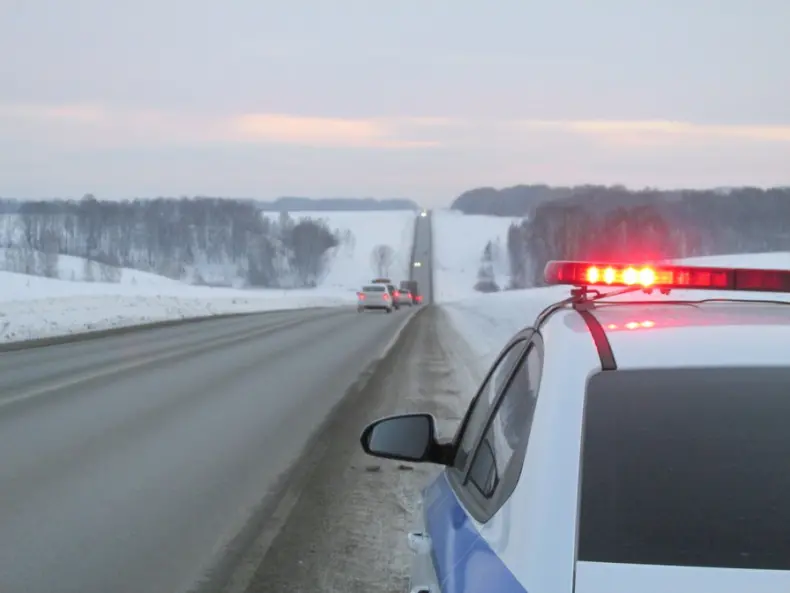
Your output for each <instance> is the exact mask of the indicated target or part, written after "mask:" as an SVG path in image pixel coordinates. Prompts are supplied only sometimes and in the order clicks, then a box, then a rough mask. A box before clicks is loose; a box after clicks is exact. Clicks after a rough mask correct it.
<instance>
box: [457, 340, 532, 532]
mask: <svg viewBox="0 0 790 593" xmlns="http://www.w3.org/2000/svg"><path fill="white" fill-rule="evenodd" d="M521 342H523V343H524V346H525V348H524V350H523V351H522V352H521V354H520V356H519V359H518V360H517V362H516V364H515V365H514V366H513V369H512V370H511V371H510V374H509V375H508V377H507V380H506V381H505V382H504V383H503V385H502V387H501V388H500V389H499V391H498V392H497V394H496V397H495V399H494V403H493V404H492V405H491V407H490V409H489V412H488V416H487V417H486V421H485V423H484V425H483V429H482V430H481V432H480V434H479V435H478V437H477V439H476V440H475V442H474V445H473V446H472V448H471V450H472V453H471V455H470V457H471V459H472V460H474V458H475V456H476V455H477V452H478V449H479V448H480V446H481V443H482V440H483V438H484V437H485V435H486V433H487V432H488V429H489V427H490V425H491V422H493V419H494V416H495V415H496V414H497V412H498V410H499V406H500V404H501V402H502V397H503V394H505V393H506V391H507V389H508V388H509V387H510V384H511V383H512V381H513V379H514V377H515V374H516V372H517V371H518V370H519V369H520V368H521V365H522V364H525V363H526V359H527V356H529V354H530V353H531V352H533V350H534V351H537V353H538V355H539V357H540V375H539V377H538V397H540V382H541V379H542V378H543V361H544V357H545V353H544V346H543V338H542V336H541V335H540V333H539V332H537V331H535V330H534V329H533V328H527V329H525V330H522V331H521V332H519V333H518V334H517V335H516V336H514V337H513V338H512V339H511V340H510V342H508V344H507V346H505V348H503V350H502V352H501V353H500V355H499V357H498V358H497V361H496V363H495V364H493V365H491V369H490V370H489V373H488V374H487V375H486V378H485V380H484V381H483V382H482V384H481V386H480V389H479V390H478V393H477V395H476V396H475V399H474V400H473V402H474V403H477V400H478V398H479V397H480V394H481V393H482V390H483V387H484V386H485V385H486V384H487V383H488V380H489V378H490V376H491V375H492V374H493V373H494V371H495V369H496V368H497V367H498V366H499V364H500V363H501V362H502V360H503V359H504V357H505V356H506V355H507V354H509V353H510V351H511V349H512V348H514V347H518V345H519V343H521ZM471 409H472V405H471V404H470V406H469V410H468V411H469V412H471ZM466 420H467V419H466V418H465V419H464V423H466ZM465 428H466V427H465V426H464V430H465ZM462 435H463V431H461V430H459V431H458V435H457V437H458V439H459V440H458V441H456V442H455V446H456V450H457V446H458V443H459V442H460V436H462ZM528 444H529V439H526V441H525V442H524V443H523V444H522V445H521V446H519V448H518V449H517V450H516V451H514V452H513V455H512V457H511V458H510V462H509V464H508V466H507V467H506V469H505V473H504V475H502V476H500V477H499V478H500V479H499V483H498V484H497V487H496V490H495V492H494V493H493V495H492V496H490V497H487V496H485V495H484V494H483V493H482V492H480V491H479V490H478V489H477V487H476V486H475V485H474V484H471V483H469V471H470V469H471V466H472V464H471V463H469V464H468V466H467V467H466V468H465V471H463V472H461V471H459V470H457V469H455V468H448V471H447V475H448V481H449V482H450V485H451V486H452V488H453V490H454V491H455V493H456V496H458V498H459V500H460V501H461V502H462V504H463V505H464V507H465V509H466V510H467V511H468V512H469V514H470V515H472V517H474V518H475V520H477V521H478V522H479V523H487V522H488V521H489V520H490V519H491V518H492V517H493V516H494V515H495V514H496V513H497V511H499V509H501V508H502V506H503V505H504V504H505V502H507V500H508V498H510V495H511V494H513V491H514V490H515V489H516V486H517V485H518V481H519V479H520V478H521V473H522V470H523V467H524V459H525V457H526V454H527V447H528Z"/></svg>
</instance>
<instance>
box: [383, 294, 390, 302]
mask: <svg viewBox="0 0 790 593" xmlns="http://www.w3.org/2000/svg"><path fill="white" fill-rule="evenodd" d="M384 300H385V301H388V300H390V295H388V294H387V293H386V292H385V293H384Z"/></svg>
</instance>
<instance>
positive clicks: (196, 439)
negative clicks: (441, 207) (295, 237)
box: [0, 219, 430, 593]
mask: <svg viewBox="0 0 790 593" xmlns="http://www.w3.org/2000/svg"><path fill="white" fill-rule="evenodd" d="M422 220H425V219H422ZM420 236H422V233H420ZM423 243H424V241H423ZM428 269H429V268H428ZM421 284H423V282H422V281H421ZM429 284H430V283H427V281H426V283H424V284H423V285H424V286H425V287H428V286H429ZM424 290H425V289H424ZM410 314H411V313H410V312H409V311H408V310H405V311H404V310H401V311H400V312H397V313H395V314H393V315H386V314H376V313H371V314H366V315H359V314H357V313H356V311H355V310H354V309H353V308H351V309H345V308H343V309H324V310H302V311H286V312H278V313H267V314H260V315H253V316H246V317H238V318H232V319H222V320H211V321H205V322H200V323H195V324H190V325H184V326H175V327H168V328H160V329H154V330H146V331H141V332H137V333H130V334H126V335H121V336H113V337H107V338H102V339H96V340H90V341H84V342H75V343H73V344H66V345H58V346H50V347H44V348H36V349H32V350H23V351H18V352H6V353H2V354H0V591H2V592H3V593H23V592H24V593H54V592H57V593H107V592H109V591H112V592H113V593H126V592H129V593H132V592H134V593H139V592H141V591H145V593H176V592H179V591H183V590H185V589H188V588H190V587H191V586H192V585H193V584H194V583H195V581H196V579H199V578H200V577H201V575H203V574H204V573H205V571H206V570H208V569H209V568H211V567H213V566H215V563H216V562H217V561H219V560H220V559H221V558H222V557H223V555H225V554H226V550H227V544H228V542H230V541H231V540H232V539H233V538H234V537H235V536H236V535H237V534H238V533H239V532H240V531H241V530H242V528H243V527H244V526H245V525H246V524H247V523H248V521H249V520H250V517H251V514H252V513H253V512H254V510H255V509H257V508H259V507H260V504H261V502H262V500H265V499H266V497H267V493H271V492H273V488H274V487H275V484H276V483H277V478H278V476H279V475H280V474H281V473H282V472H283V471H284V470H286V469H287V468H288V467H289V466H290V465H292V464H293V463H294V460H295V459H296V458H297V457H298V456H299V454H300V452H301V451H302V449H303V447H304V446H305V444H306V443H307V442H308V441H309V439H310V437H311V434H312V433H313V432H314V431H315V429H316V427H317V426H319V425H320V424H321V422H322V420H323V419H324V418H325V417H326V415H327V413H328V412H329V410H330V409H331V408H332V407H333V406H334V405H335V404H337V403H338V402H339V401H340V400H341V399H342V398H343V395H344V393H345V392H346V389H347V388H348V387H349V385H351V384H352V383H354V381H355V380H356V379H357V377H358V376H359V375H360V373H361V372H362V371H363V370H364V369H365V368H366V367H368V365H369V364H370V363H371V362H372V361H373V360H375V359H376V358H377V357H378V356H379V355H380V353H381V352H382V351H383V349H384V348H385V346H386V345H387V343H388V342H390V341H391V339H392V338H393V336H394V335H395V333H396V331H397V330H398V328H399V327H400V326H402V325H403V324H404V322H405V320H406V318H407V317H408V316H409V315H410Z"/></svg>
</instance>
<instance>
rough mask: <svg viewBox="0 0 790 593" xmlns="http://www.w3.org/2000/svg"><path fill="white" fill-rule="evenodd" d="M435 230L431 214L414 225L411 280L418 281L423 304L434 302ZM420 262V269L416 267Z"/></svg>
mask: <svg viewBox="0 0 790 593" xmlns="http://www.w3.org/2000/svg"><path fill="white" fill-rule="evenodd" d="M432 258H433V229H432V225H431V212H430V211H428V215H427V216H418V217H417V220H416V221H415V223H414V243H413V247H412V255H411V264H412V268H411V279H412V280H416V281H417V284H418V285H419V288H420V292H421V293H422V295H423V304H424V305H427V304H430V303H431V302H432V301H433V271H432V270H433V265H432V263H433V262H432ZM415 262H419V263H420V264H421V265H420V267H416V268H415V267H414V263H415Z"/></svg>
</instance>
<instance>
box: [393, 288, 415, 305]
mask: <svg viewBox="0 0 790 593" xmlns="http://www.w3.org/2000/svg"><path fill="white" fill-rule="evenodd" d="M397 300H398V304H399V305H407V306H409V307H411V306H412V305H413V304H414V298H413V297H412V295H411V292H409V291H408V290H407V289H405V288H400V289H398V296H397Z"/></svg>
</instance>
